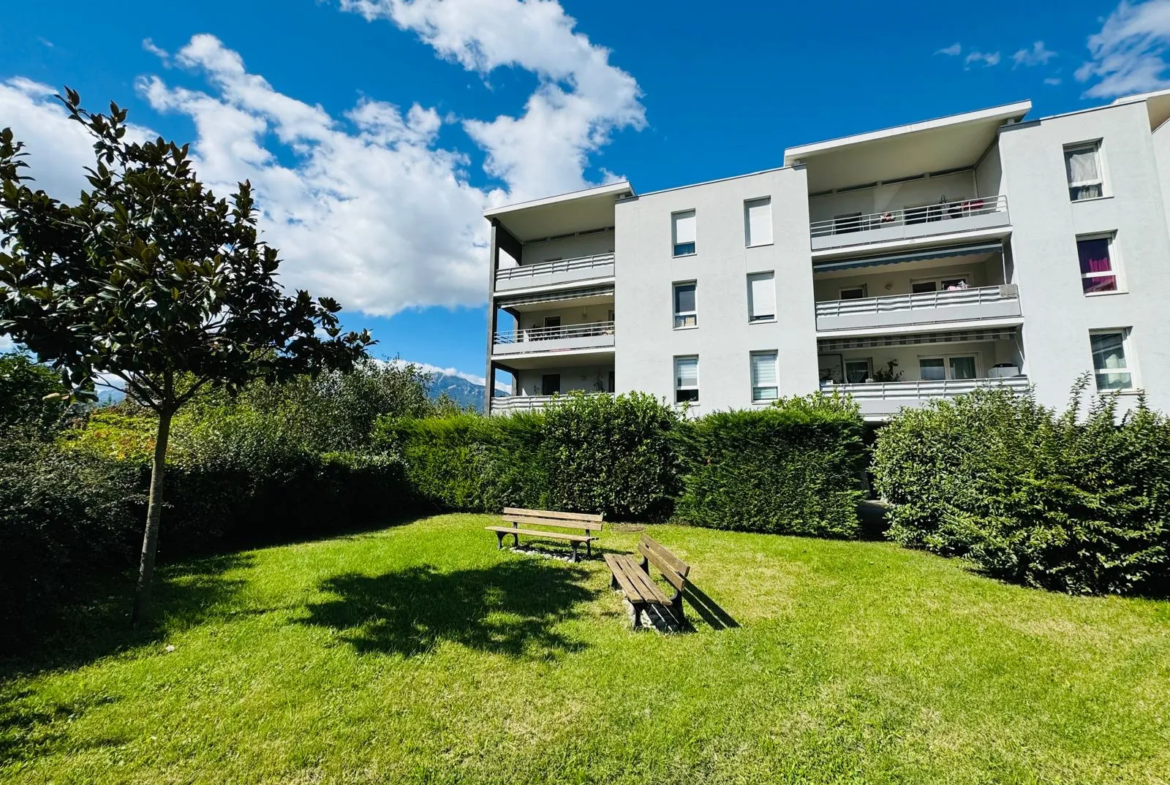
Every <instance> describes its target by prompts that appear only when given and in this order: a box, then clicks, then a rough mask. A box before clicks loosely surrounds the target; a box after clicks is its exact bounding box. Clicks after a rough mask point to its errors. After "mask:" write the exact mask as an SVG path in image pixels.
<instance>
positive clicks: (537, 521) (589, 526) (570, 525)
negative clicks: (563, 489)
mask: <svg viewBox="0 0 1170 785" xmlns="http://www.w3.org/2000/svg"><path fill="white" fill-rule="evenodd" d="M500 519H501V520H504V521H508V522H509V523H523V524H527V525H529V526H553V527H556V528H560V529H584V530H585V531H590V532H599V531H601V528H602V526H603V524H600V523H594V522H593V521H566V520H562V519H560V518H556V519H553V518H534V517H532V516H530V515H501V516H500Z"/></svg>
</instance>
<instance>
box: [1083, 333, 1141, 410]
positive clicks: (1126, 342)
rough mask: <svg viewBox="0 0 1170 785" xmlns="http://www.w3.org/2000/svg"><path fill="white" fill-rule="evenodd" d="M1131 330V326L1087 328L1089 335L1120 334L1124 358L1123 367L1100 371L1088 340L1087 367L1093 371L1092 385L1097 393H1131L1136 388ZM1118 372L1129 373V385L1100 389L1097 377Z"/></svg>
mask: <svg viewBox="0 0 1170 785" xmlns="http://www.w3.org/2000/svg"><path fill="white" fill-rule="evenodd" d="M1132 332H1133V328H1132V327H1109V328H1101V329H1094V330H1089V335H1090V336H1092V335H1120V336H1121V354H1122V356H1123V357H1124V358H1125V367H1124V368H1113V369H1105V370H1102V371H1098V370H1097V368H1096V366H1095V365H1094V364H1093V343H1092V341H1091V340H1090V342H1089V367H1090V368H1091V369H1092V371H1093V386H1094V387H1095V388H1096V391H1097V393H1098V394H1100V395H1109V394H1110V393H1115V392H1121V393H1131V392H1134V391H1135V390H1137V389H1138V378H1137V377H1138V375H1137V363H1136V362H1135V361H1134V356H1133V349H1132V345H1133V344H1132V341H1130V337H1131V334H1132ZM1119 372H1123V373H1128V374H1129V386H1128V387H1115V388H1113V389H1101V383H1100V379H1099V378H1098V377H1100V376H1102V375H1104V374H1110V373H1119Z"/></svg>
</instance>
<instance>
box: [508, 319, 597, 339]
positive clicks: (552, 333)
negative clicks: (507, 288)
mask: <svg viewBox="0 0 1170 785" xmlns="http://www.w3.org/2000/svg"><path fill="white" fill-rule="evenodd" d="M603 335H613V322H592V323H590V324H566V325H562V326H560V327H532V328H529V329H526V330H525V329H521V330H511V331H509V332H504V333H496V337H495V343H497V344H513V343H527V342H529V341H557V340H561V339H563V338H592V337H599V336H603Z"/></svg>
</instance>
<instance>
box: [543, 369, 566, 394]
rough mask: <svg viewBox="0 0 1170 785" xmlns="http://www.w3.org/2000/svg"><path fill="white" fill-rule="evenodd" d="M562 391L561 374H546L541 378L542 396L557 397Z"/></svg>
mask: <svg viewBox="0 0 1170 785" xmlns="http://www.w3.org/2000/svg"><path fill="white" fill-rule="evenodd" d="M560 391H561V375H560V374H559V373H546V374H545V375H544V376H541V377H540V394H541V395H556V394H558V393H559V392H560Z"/></svg>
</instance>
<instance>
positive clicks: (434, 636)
mask: <svg viewBox="0 0 1170 785" xmlns="http://www.w3.org/2000/svg"><path fill="white" fill-rule="evenodd" d="M587 576H588V573H587V572H586V571H585V570H583V569H581V568H579V567H569V566H566V567H554V566H551V565H548V564H541V563H539V562H535V561H531V560H522V561H519V560H518V561H507V562H501V563H499V564H496V565H494V566H492V567H487V568H482V569H472V570H457V571H455V572H439V571H437V570H436V569H435V568H434V567H431V566H429V565H423V566H420V567H412V568H410V569H406V570H402V571H400V572H391V573H386V574H383V575H378V576H373V577H371V576H368V575H341V576H337V577H334V578H330V579H329V580H327V581H325V582H324V583H322V585H321V588H322V590H324V591H326V592H329V593H330V594H334V595H336V596H335V597H334V598H332V599H329V600H326V601H324V602H320V603H316V604H313V605H310V606H309V616H308V617H307V618H306V619H304V620H303V621H302V623H304V624H308V625H312V626H317V627H326V628H329V629H333V630H337V631H339V632H341V633H343V634H342V639H343V640H345V641H346V642H347V643H349V644H350V645H352V646H353V647H354V648H355V649H356V650H357V651H359V652H363V653H367V652H377V653H382V654H401V655H403V656H407V657H410V656H415V655H419V654H424V653H426V652H429V651H431V650H432V649H433V648H435V646H437V645H438V644H439V643H441V642H442V641H452V642H454V643H459V644H461V645H463V646H467V647H469V648H472V649H477V650H480V651H485V652H491V653H494V654H505V655H508V656H510V657H535V658H550V657H557V656H560V655H562V654H565V653H568V652H575V651H580V650H581V649H582V648H583V647H584V644H583V643H581V642H579V641H573V640H570V639H569V638H567V637H566V636H564V635H563V634H561V633H559V632H557V631H556V630H555V629H554V627H555V626H556V625H557V624H559V623H560V622H562V621H566V620H568V619H572V618H575V617H577V616H578V615H579V613H578V610H577V607H578V606H579V605H581V604H582V603H585V602H588V601H589V600H591V599H593V597H594V592H592V591H591V590H589V589H587V588H586V587H585V586H583V585H582V582H583V581H584V580H585V579H586V578H587Z"/></svg>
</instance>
